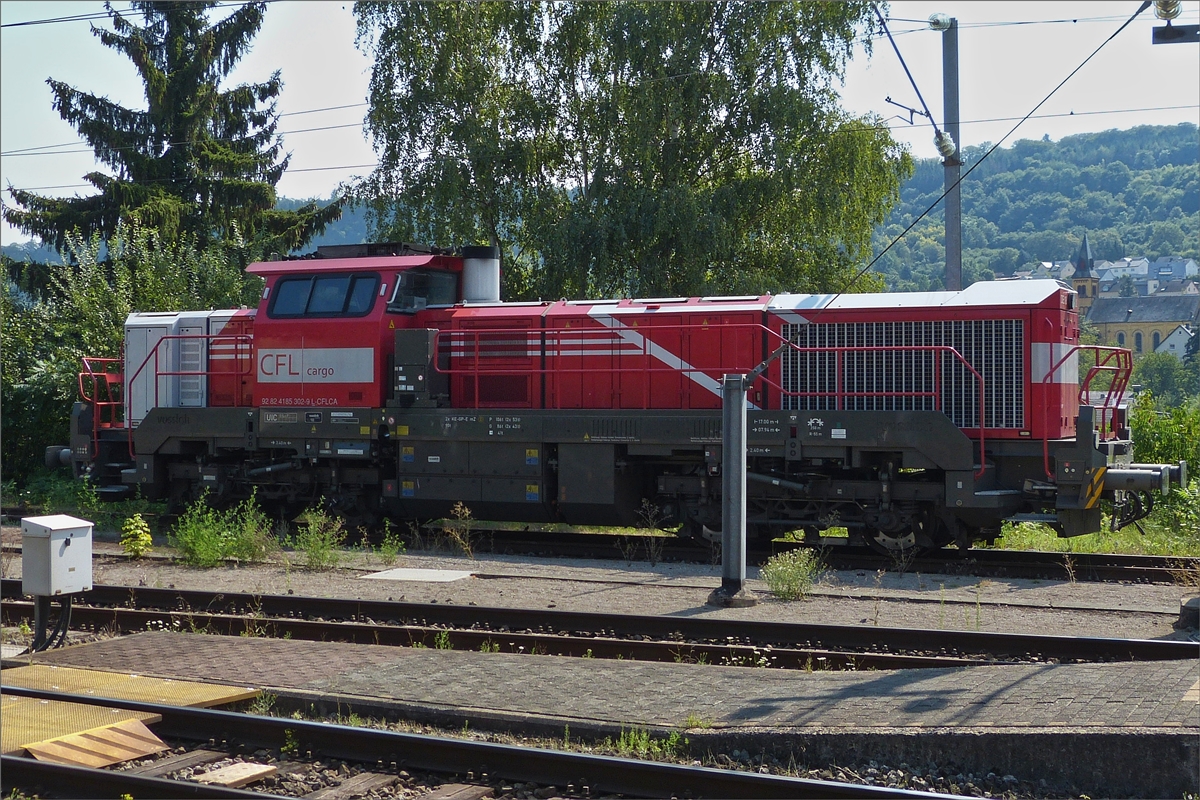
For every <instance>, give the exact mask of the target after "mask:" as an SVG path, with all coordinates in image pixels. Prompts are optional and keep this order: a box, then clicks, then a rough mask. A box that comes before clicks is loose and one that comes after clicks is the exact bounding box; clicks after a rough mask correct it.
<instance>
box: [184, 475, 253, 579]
mask: <svg viewBox="0 0 1200 800" xmlns="http://www.w3.org/2000/svg"><path fill="white" fill-rule="evenodd" d="M167 542H168V543H169V544H170V545H171V546H172V547H175V548H177V549H178V550H179V558H180V560H181V561H183V562H184V563H185V564H189V565H191V566H193V567H215V566H217V565H219V564H221V563H222V562H223V561H225V560H226V559H236V560H239V561H263V560H265V559H266V557H267V555H268V553H269V552H270V550H271V547H272V545H273V540H272V538H271V521H270V520H269V519H268V518H267V515H266V514H264V513H263V512H262V509H260V508H259V507H258V501H257V499H256V497H255V495H254V494H253V493H252V494H251V495H250V497H248V498H247V499H245V500H243V501H242V502H240V503H238V504H237V505H236V506H234V507H233V508H231V509H229V510H227V511H218V510H217V509H215V508H213V507H212V506H210V505H208V503H207V497H201V498H200V499H199V500H197V501H196V502H194V503H192V505H191V506H189V507H188V509H187V511H185V512H184V513H183V516H181V517H180V518H179V521H178V522H177V523H176V524H175V527H174V529H172V531H171V533H170V534H168V536H167Z"/></svg>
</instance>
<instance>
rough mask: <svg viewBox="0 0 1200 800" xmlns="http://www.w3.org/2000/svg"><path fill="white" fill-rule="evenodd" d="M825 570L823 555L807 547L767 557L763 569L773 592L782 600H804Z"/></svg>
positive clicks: (763, 574)
mask: <svg viewBox="0 0 1200 800" xmlns="http://www.w3.org/2000/svg"><path fill="white" fill-rule="evenodd" d="M824 570H825V565H824V564H822V563H821V557H820V556H819V555H817V553H816V552H814V551H813V550H810V549H808V548H806V547H801V548H797V549H795V550H789V551H788V552H786V553H779V554H777V555H773V556H771V557H770V558H769V559H767V563H766V564H764V565H763V567H762V570H761V575H762V579H763V580H764V581H766V583H767V586H768V588H770V590H771V594H773V595H775V596H776V597H778V598H779V599H780V600H802V599H804V598H805V597H807V596H808V594H809V593H810V592H811V591H812V587H813V584H814V583H816V580H817V578H818V577H819V576H820V574H821V573H822V572H823V571H824Z"/></svg>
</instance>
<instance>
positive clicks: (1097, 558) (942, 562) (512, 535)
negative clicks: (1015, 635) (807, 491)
mask: <svg viewBox="0 0 1200 800" xmlns="http://www.w3.org/2000/svg"><path fill="white" fill-rule="evenodd" d="M31 511H32V509H22V508H16V509H13V508H5V509H4V510H3V511H2V513H3V515H4V516H21V515H27V514H29V513H31ZM144 516H148V515H144ZM472 536H473V538H472V541H473V544H474V546H475V549H476V550H477V551H478V552H491V553H499V554H509V555H532V556H560V557H575V558H594V559H602V560H605V561H617V560H627V559H626V557H625V555H624V552H623V550H624V551H628V550H629V549H630V547H631V541H630V540H637V541H634V542H633V543H632V544H635V545H637V544H644V542H642V541H641V540H642V539H647V540H651V539H653V537H649V536H641V535H638V534H608V533H571V532H554V531H511V530H504V529H497V530H491V529H486V528H484V529H480V528H476V529H475V530H474V531H473V532H472ZM658 539H659V545H658V547H659V549H660V552H659V553H658V557H657V560H659V561H662V562H684V563H702V564H709V563H712V558H713V556H712V548H711V547H710V546H709V545H708V544H707V543H700V542H696V541H695V540H690V539H683V538H678V537H658ZM843 541H844V540H843ZM801 547H808V548H814V549H819V550H821V552H822V558H823V559H824V561H825V563H826V565H827V566H829V567H830V568H831V569H870V570H876V569H887V570H889V571H894V570H896V569H897V567H896V560H895V559H894V558H892V557H889V556H885V555H881V554H880V553H878V552H876V551H874V550H871V549H870V548H866V547H853V546H850V545H847V544H843V543H842V542H841V541H838V540H836V539H835V540H834V541H833V542H831V541H830V540H828V539H825V540H823V541H822V542H821V543H811V544H810V543H805V542H784V541H773V542H770V546H769V547H764V546H761V545H754V544H752V543H751V545H750V548H749V550H748V551H747V558H748V559H749V560H750V561H765V560H766V559H768V558H770V557H771V556H772V555H774V554H775V553H780V552H786V551H788V550H795V549H797V548H801ZM633 549H634V550H642V551H644V548H636V547H635V548H633ZM4 550H5V551H10V552H18V551H19V550H20V546H19V545H7V544H6V545H4ZM103 555H104V556H105V557H120V556H119V555H118V554H115V553H113V554H109V553H105V554H103ZM633 555H642V553H633ZM1068 558H1069V559H1070V562H1071V571H1073V573H1074V577H1075V580H1078V581H1139V582H1147V583H1176V582H1178V581H1177V578H1178V576H1180V575H1181V574H1184V573H1200V558H1196V557H1194V556H1155V555H1127V554H1120V553H1057V552H1048V551H1036V550H987V549H970V550H965V551H964V550H957V549H950V548H944V549H941V550H937V551H934V552H932V553H928V554H925V555H922V556H919V557H917V558H915V559H913V560H912V561H911V562H908V563H907V564H906V565H905V569H906V571H908V572H921V573H922V574H930V573H937V572H939V571H946V572H949V573H950V574H955V575H961V574H969V575H978V576H981V577H998V578H1038V579H1043V580H1069V579H1070V577H1071V574H1070V572H1069V571H1068V570H1067V563H1066V561H1065V559H1068Z"/></svg>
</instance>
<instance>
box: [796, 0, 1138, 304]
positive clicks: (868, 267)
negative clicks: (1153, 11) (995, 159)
mask: <svg viewBox="0 0 1200 800" xmlns="http://www.w3.org/2000/svg"><path fill="white" fill-rule="evenodd" d="M1150 6H1151V1H1150V0H1143V2H1142V4H1141V6H1139V7H1138V10H1137V11H1135V12H1133V16H1131V17H1130V18H1129V19H1127V20H1125V22H1124V23H1122V24H1121V27H1119V28H1117V29H1116V30H1115V31H1113V32H1112V34H1110V35H1109V37H1108V38H1107V39H1105V40H1104V41H1103V42H1101V43H1100V45H1099V46H1098V47H1097V48H1096V49H1095V50H1093V51H1092V52H1091V53H1090V54H1089V55H1088V57H1087V58H1085V59H1084V60H1083V61H1081V62H1080V64H1079V66H1077V67H1075V69H1073V70H1071V72H1070V73H1069V74H1068V75H1067V77H1065V78H1063V79H1062V80H1061V81H1059V82H1058V85H1056V86H1055V87H1054V88H1053V89H1051V90H1050V93H1049V94H1047V95H1046V96H1045V97H1043V98H1042V99H1041V100H1040V101H1038V104H1037V105H1035V106H1034V107H1033V108H1032V109H1030V111H1029V113H1028V114H1026V115H1025V116H1023V117H1021V119H1020V121H1019V122H1017V124H1016V125H1014V126H1012V128H1011V129H1010V130H1009V131H1008V133H1006V134H1004V136H1002V137H1000V140H999V141H997V142H996V143H995V144H993V145H992V146H991V147H990V148H988V150H987V152H986V153H984V154H983V155H982V156H980V157H979V159H978V160H977V161H976V162H975V163H974V164H972V165H971V167H970V169H968V170H967V171H966V172H964V173H963V174H962V175H961V176H960V177H959V179H958V180H957V181H955V182H954V184H953V185H951V186H949V187H947V188H946V189H945V191H943V192H942V193H941V194H940V195H939V196H938V198H937V199H936V200H934V201H933V202H932V203H930V204H929V207H928V208H926V209H925V210H924V211H922V212H921V213H920V214H919V215H917V217H916V218H915V219H913V221H912V222H910V223H909V224H908V227H907V228H905V229H904V230H903V231H901V232H900V233H899V234H898V235H897V236H896V237H895V238H894V239H892V241H891V242H889V243H888V245H887V247H885V248H883V250H881V251H880V252H879V254H878V255H876V256H875V257H874V258H872V259H871V260H870V261H869V262H868V263H867V265H866V266H865V267H863V268H862V269H861V270H859V271H858V272H857V273H855V275H854V276H853V277H852V278H850V280H849V281H848V282H847V283H846V285H845V286H843V287H842V288H841V289H840V290H839V291H838V292H837V293H835V294H834V295H833V296H832V297H831V298H829V301H828V302H826V303H825V304H824V305H823V306H821V308H819V309H817V311H816V313H814V314H812V315H810V316H809V322H812V320H813V319H814V318H815V317H816V316H818V315H819V314H820V313H821V312H822V311H824V310H825V309H826V308H829V306H830V305H832V304H833V302H834V301H835V300H837V299H838V298H839V297H841V296H842V295H843V294H845V293H846V292H847V291H849V290H850V288H851V287H853V286H854V284H855V283H857V282H858V281H859V280H860V279H861V278H862V277H863V276H864V275H866V274H867V273H868V272H870V271H871V268H872V267H874V266H875V265H876V264H877V263H878V262H879V259H881V258H883V257H884V256H885V255H887V253H888V251H890V250H891V249H892V248H893V247H895V246H896V244H897V243H898V242H899V241H900V240H901V239H903V238H904V237H905V236H907V235H908V233H909V231H911V230H912V229H913V228H915V227H916V226H917V223H918V222H920V221H921V220H922V219H924V218H925V217H926V216H927V215H928V214H929V213H930V212H931V211H933V209H935V208H937V206H938V204H939V203H941V202H942V201H943V200H945V199H946V195H948V194H950V192H952V191H954V189H955V188H957V187H958V186H959V185H960V184H961V183H962V182H963V181H964V180H966V179H967V176H969V175H970V174H971V173H972V172H974V171H975V170H976V169H977V168H978V167H979V165H980V164H982V163H983V162H984V161H986V160H987V158H988V156H990V155H991V154H992V153H994V152H996V150H997V149H998V148H999V147H1000V145H1001V144H1003V143H1004V142H1005V140H1007V139H1008V137H1010V136H1012V135H1013V134H1014V133H1016V132H1017V129H1018V128H1020V127H1021V125H1023V124H1024V123H1025V121H1026V120H1028V119H1030V118H1031V117H1032V116H1033V115H1034V114H1035V113H1037V110H1038V109H1039V108H1041V107H1042V106H1043V105H1045V104H1046V102H1047V101H1049V100H1050V98H1051V97H1053V96H1054V95H1055V93H1057V92H1058V90H1059V89H1061V88H1062V87H1063V86H1065V85H1066V83H1067V81H1069V80H1071V78H1073V77H1075V75H1076V73H1078V72H1079V71H1080V70H1081V69H1083V68H1084V67H1085V66H1086V65H1087V64H1088V62H1090V61H1091V60H1092V59H1093V58H1095V57H1096V54H1097V53H1099V52H1100V51H1101V50H1103V49H1104V47H1105V45H1107V44H1108V43H1109V42H1111V41H1112V40H1113V39H1115V38H1117V36H1118V35H1119V34H1120V33H1121V31H1123V30H1125V29H1126V28H1127V27H1129V25H1130V24H1131V23H1132V22H1133V21H1134V20H1135V19H1137V18H1138V17H1139V16H1140V15H1141V14H1142V12H1144V11H1145V10H1146V9H1147V8H1149V7H1150Z"/></svg>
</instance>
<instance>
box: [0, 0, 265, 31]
mask: <svg viewBox="0 0 1200 800" xmlns="http://www.w3.org/2000/svg"><path fill="white" fill-rule="evenodd" d="M253 1H254V2H259V3H276V2H279V0H253ZM244 5H246V3H245V2H241V1H240V0H239V2H233V3H218V4H217V5H215V6H213V8H214V9H216V8H234V7H235V6H236V7H240V6H244ZM113 11H115V12H116V13H118V14H136V13H137V9H135V8H133V7H132V6H130V7H129V8H125V9H116V8H114V9H113ZM108 18H109V13H108V12H107V11H93V12H90V13H87V14H72V15H70V16H65V17H44V18H42V19H27V20H23V21H21V22H5V23H4V24H2V25H0V28H27V27H29V26H31V25H54V24H57V23H60V22H90V21H92V20H100V19H108Z"/></svg>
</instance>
